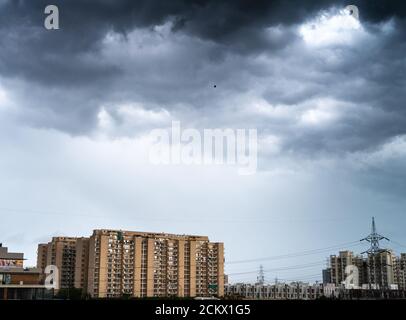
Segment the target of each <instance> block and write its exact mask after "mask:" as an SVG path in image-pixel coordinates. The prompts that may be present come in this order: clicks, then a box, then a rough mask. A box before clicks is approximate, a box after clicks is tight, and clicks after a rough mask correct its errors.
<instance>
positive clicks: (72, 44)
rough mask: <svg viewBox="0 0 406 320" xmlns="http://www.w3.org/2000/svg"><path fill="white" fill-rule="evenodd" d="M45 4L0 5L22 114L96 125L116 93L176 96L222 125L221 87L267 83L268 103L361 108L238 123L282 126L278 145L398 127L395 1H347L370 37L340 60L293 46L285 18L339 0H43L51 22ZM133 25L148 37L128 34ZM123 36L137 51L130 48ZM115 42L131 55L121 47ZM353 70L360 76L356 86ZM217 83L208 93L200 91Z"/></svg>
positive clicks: (344, 145)
mask: <svg viewBox="0 0 406 320" xmlns="http://www.w3.org/2000/svg"><path fill="white" fill-rule="evenodd" d="M47 4H48V1H28V0H19V1H7V2H5V3H3V4H2V7H1V11H0V46H1V50H0V75H1V76H2V77H4V78H11V79H16V80H22V81H23V82H22V84H20V86H17V87H15V88H14V90H15V92H16V95H17V96H19V98H20V101H19V102H20V105H21V106H23V107H22V108H23V109H24V110H23V111H22V114H23V118H24V121H26V122H27V123H30V122H31V123H33V124H34V125H36V126H41V127H51V128H56V129H59V130H63V131H68V132H72V133H79V134H82V133H85V132H86V131H89V130H91V129H92V128H93V127H94V125H95V124H96V121H97V117H96V116H97V113H98V112H99V110H100V106H101V105H109V104H111V105H114V104H115V103H116V102H117V101H136V102H141V103H142V104H143V105H144V107H146V108H153V107H156V106H157V105H159V106H163V107H165V108H169V109H174V108H176V107H175V106H177V105H186V106H187V107H188V108H191V109H195V110H197V111H198V112H201V111H202V110H203V112H205V116H206V117H208V118H209V119H211V118H212V117H214V118H215V119H216V121H219V122H220V123H221V121H223V123H227V122H226V120H224V119H225V118H227V117H229V116H230V115H229V114H223V115H222V118H223V119H221V117H219V115H218V113H219V112H220V113H221V112H224V110H222V109H221V108H222V107H224V105H225V104H227V103H229V102H228V101H227V99H228V98H229V97H233V96H234V95H235V94H239V93H241V92H249V91H251V90H253V89H254V90H255V89H256V87H257V84H258V83H259V84H262V83H269V85H268V87H267V88H266V89H265V90H264V91H262V92H257V95H258V96H260V97H261V96H262V97H263V98H265V99H266V101H268V102H269V103H270V104H271V105H275V104H284V105H287V106H294V105H297V104H301V103H303V102H306V101H311V100H312V99H317V98H321V97H326V96H327V97H331V98H333V99H336V100H339V101H347V102H350V103H352V104H359V105H362V106H366V109H362V108H360V110H352V111H351V113H350V114H346V115H343V116H342V117H341V120H340V122H339V123H338V124H337V125H334V126H332V127H323V128H313V127H309V128H297V126H295V125H294V123H292V122H290V123H289V126H288V127H286V123H283V122H275V123H273V122H272V121H267V120H264V119H256V118H254V119H253V120H252V123H242V125H253V126H257V127H258V128H259V129H260V130H261V131H262V132H264V133H266V132H269V131H275V130H276V131H277V132H279V133H281V134H285V138H286V139H285V145H286V148H287V149H293V150H297V151H300V150H303V152H310V153H313V152H314V151H315V150H326V151H328V152H333V151H342V150H350V151H352V150H358V149H363V148H369V147H371V146H373V145H375V144H377V143H382V142H384V141H385V140H386V139H387V138H390V137H391V136H396V135H400V134H403V133H404V128H405V127H406V126H405V114H406V112H405V110H404V105H403V101H405V93H404V90H403V88H404V85H405V76H404V74H405V73H404V70H405V66H404V52H405V51H406V50H405V43H404V40H403V39H404V28H402V26H404V21H403V20H402V19H403V18H404V16H405V5H403V4H401V3H399V2H395V1H389V2H387V1H385V3H384V5H383V2H377V3H375V2H372V1H355V2H352V3H351V4H355V5H357V6H358V7H359V10H360V16H361V20H362V21H363V22H365V24H364V25H365V28H366V29H367V30H368V31H369V32H371V33H373V34H374V35H375V36H376V37H377V39H378V40H375V41H374V46H372V47H371V48H368V49H365V48H367V46H365V45H363V44H362V45H359V46H357V45H355V46H354V48H348V50H345V49H338V50H342V51H341V52H339V51H337V52H339V54H340V55H342V56H344V58H343V59H341V61H340V62H339V63H336V64H330V63H326V62H325V61H324V60H322V59H321V58H320V56H318V54H317V49H316V50H315V51H311V50H310V51H306V49H304V48H303V47H301V45H300V41H301V40H300V39H298V35H297V33H296V31H295V29H294V27H295V26H296V25H298V24H301V23H303V22H304V21H308V20H309V19H312V18H314V17H315V16H316V15H317V13H318V12H319V11H320V10H328V9H329V8H331V7H332V6H333V7H335V8H343V7H344V6H345V5H347V4H349V3H347V2H346V1H282V0H279V1H248V0H245V1H243V0H238V1H214V0H212V1H211V0H207V1H203V0H202V1H181V0H173V1H151V0H149V1H129V0H126V1H125V0H117V1H107V0H103V1H102V0H100V1H90V0H70V1H62V0H60V1H54V2H53V4H56V5H58V7H59V9H60V23H61V30H58V31H47V30H45V29H44V27H43V22H44V21H43V20H44V17H45V15H44V13H43V11H44V8H45V6H46V5H47ZM390 18H395V29H396V32H394V33H393V34H391V35H390V36H388V35H384V34H381V31H380V29H379V23H381V22H385V21H387V20H388V19H390ZM168 21H172V25H171V28H172V29H171V31H172V35H169V36H166V38H163V39H162V40H161V39H160V38H159V36H156V37H155V38H154V35H156V34H159V31H156V30H155V29H153V28H154V27H155V26H157V25H163V24H164V23H165V22H168ZM134 30H139V32H140V34H139V36H140V38H142V37H141V34H142V33H143V34H148V35H149V36H150V37H152V40H148V41H153V43H152V44H151V43H148V44H145V43H143V42H142V41H141V42H139V43H138V42H137V41H134V39H132V40H131V39H129V37H131V32H133V31H134ZM110 31H112V32H115V34H117V33H118V34H121V35H122V39H121V40H120V41H118V42H117V43H115V44H113V45H111V47H118V48H119V49H117V50H115V51H114V53H111V52H109V53H108V54H106V50H105V49H106V46H105V44H103V41H104V40H105V38H106V35H107V34H108V33H109V32H110ZM175 35H185V38H175ZM131 41H133V42H134V43H133V42H131ZM173 43H175V44H176V45H178V46H179V47H175V48H173V47H171V45H173ZM298 43H299V44H298ZM131 45H133V46H139V50H138V51H137V52H136V53H134V52H131V53H130V50H129V47H130V46H131ZM154 45H156V46H163V50H161V51H162V53H159V54H156V53H155V52H150V51H146V53H145V54H144V53H143V50H144V49H145V47H148V46H149V47H153V46H154ZM121 47H122V48H125V49H124V52H126V50H128V52H129V53H127V54H126V55H125V54H122V53H120V48H121ZM168 47H171V49H170V50H166V49H167V48H168ZM260 54H263V55H265V56H268V57H270V58H271V59H274V61H273V62H272V64H271V65H270V66H266V65H264V64H261V63H259V62H257V61H256V60H255V58H256V57H257V56H259V55H260ZM277 59H279V63H278V62H277V61H278V60H277ZM354 79H362V85H359V86H356V88H355V90H354V83H353V80H354ZM217 82H218V83H219V86H218V89H217V90H216V91H214V90H211V91H209V90H207V89H208V88H211V87H212V85H213V83H217ZM221 104H223V105H221ZM219 110H220V111H219ZM175 111H176V110H175ZM214 114H215V115H214ZM111 115H112V116H115V115H116V111H115V110H111ZM230 118H231V119H233V117H232V116H231V117H230ZM361 119H362V121H361ZM244 120H246V119H244Z"/></svg>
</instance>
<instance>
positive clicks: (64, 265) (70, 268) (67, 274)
mask: <svg viewBox="0 0 406 320" xmlns="http://www.w3.org/2000/svg"><path fill="white" fill-rule="evenodd" d="M86 243H88V238H74V237H54V238H52V241H50V242H48V243H46V244H39V245H38V252H37V267H38V268H41V269H42V271H43V272H44V270H45V268H46V266H48V265H54V266H56V267H57V268H58V270H59V277H58V281H59V283H58V287H59V288H61V289H64V288H73V287H74V286H75V284H76V281H79V280H80V279H82V278H84V276H85V275H87V255H85V256H82V252H83V250H87V249H86V248H84V249H83V248H82V247H85V244H86ZM77 252H78V253H79V254H78V255H77V254H76V253H77ZM77 265H79V266H82V265H83V267H82V268H80V269H77ZM75 278H76V279H75ZM77 279H78V280H77ZM83 280H84V281H85V279H83ZM78 283H80V282H78Z"/></svg>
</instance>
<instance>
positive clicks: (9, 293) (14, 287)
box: [0, 244, 52, 300]
mask: <svg viewBox="0 0 406 320" xmlns="http://www.w3.org/2000/svg"><path fill="white" fill-rule="evenodd" d="M51 296H52V293H51V292H50V291H49V290H46V289H45V287H44V285H43V279H42V270H41V269H39V268H24V254H23V253H16V252H8V249H7V248H6V247H3V245H2V244H0V300H8V299H28V300H29V299H44V298H49V297H51Z"/></svg>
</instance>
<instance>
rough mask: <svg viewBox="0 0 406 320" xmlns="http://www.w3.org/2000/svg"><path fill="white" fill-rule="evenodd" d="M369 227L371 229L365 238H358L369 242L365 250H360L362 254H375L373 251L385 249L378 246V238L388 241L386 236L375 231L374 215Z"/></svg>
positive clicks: (377, 251)
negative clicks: (368, 246)
mask: <svg viewBox="0 0 406 320" xmlns="http://www.w3.org/2000/svg"><path fill="white" fill-rule="evenodd" d="M371 229H372V230H371V233H370V234H369V235H368V236H367V237H366V238H363V239H361V240H360V241H367V242H369V243H370V244H371V246H370V248H369V249H368V250H367V251H364V252H362V254H364V253H367V254H375V253H379V252H382V251H386V250H385V249H381V248H380V247H379V241H380V240H387V241H390V240H389V239H388V238H387V237H384V236H381V235H380V234H379V233H377V232H376V226H375V218H374V217H372V228H371Z"/></svg>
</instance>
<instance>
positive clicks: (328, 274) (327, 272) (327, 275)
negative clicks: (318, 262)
mask: <svg viewBox="0 0 406 320" xmlns="http://www.w3.org/2000/svg"><path fill="white" fill-rule="evenodd" d="M322 272H323V284H327V283H332V282H331V268H327V269H324V270H323V271H322Z"/></svg>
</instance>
